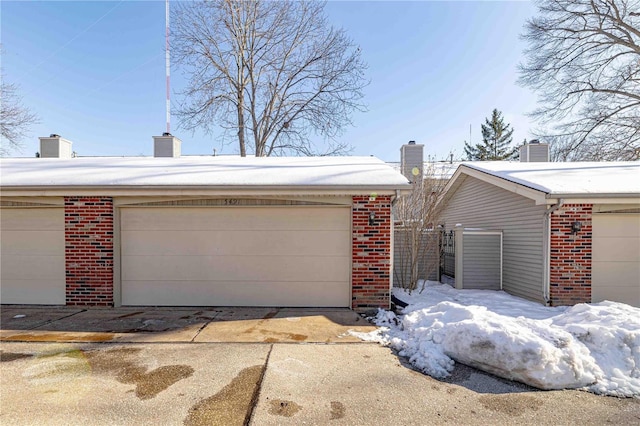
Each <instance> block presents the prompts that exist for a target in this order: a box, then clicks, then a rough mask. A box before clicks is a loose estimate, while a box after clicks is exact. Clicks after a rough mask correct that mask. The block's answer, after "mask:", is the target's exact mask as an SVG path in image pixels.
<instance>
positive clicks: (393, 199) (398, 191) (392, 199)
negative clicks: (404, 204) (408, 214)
mask: <svg viewBox="0 0 640 426" xmlns="http://www.w3.org/2000/svg"><path fill="white" fill-rule="evenodd" d="M399 198H400V190H399V189H396V195H392V196H391V207H393V206H395V205H396V203H397V202H398V199H399Z"/></svg>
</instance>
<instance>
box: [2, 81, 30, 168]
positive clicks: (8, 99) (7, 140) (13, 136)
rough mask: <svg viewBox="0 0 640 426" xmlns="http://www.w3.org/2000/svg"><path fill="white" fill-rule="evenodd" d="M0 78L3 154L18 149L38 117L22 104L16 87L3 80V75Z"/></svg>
mask: <svg viewBox="0 0 640 426" xmlns="http://www.w3.org/2000/svg"><path fill="white" fill-rule="evenodd" d="M0 79H1V80H2V81H1V82H0V129H1V130H0V131H1V132H2V133H1V134H0V136H1V140H0V142H1V143H0V155H2V156H4V155H7V154H9V153H11V152H12V151H15V150H18V149H20V147H21V146H22V144H21V142H22V139H23V138H24V137H25V136H27V134H28V133H29V128H30V127H31V126H32V125H33V124H36V123H37V122H38V117H37V116H36V115H35V114H34V113H33V112H31V110H29V109H28V108H27V107H25V106H24V105H23V104H22V98H21V97H20V95H19V94H18V87H17V86H16V85H15V84H13V83H7V82H5V81H4V75H2V76H0Z"/></svg>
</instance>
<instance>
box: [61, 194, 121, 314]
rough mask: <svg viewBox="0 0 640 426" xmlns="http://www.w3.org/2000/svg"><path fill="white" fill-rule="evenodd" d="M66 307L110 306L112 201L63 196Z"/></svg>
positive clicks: (111, 303) (111, 281)
mask: <svg viewBox="0 0 640 426" xmlns="http://www.w3.org/2000/svg"><path fill="white" fill-rule="evenodd" d="M64 234H65V236H64V239H65V270H66V277H67V288H66V297H67V305H76V306H113V200H112V199H111V198H109V197H65V199H64Z"/></svg>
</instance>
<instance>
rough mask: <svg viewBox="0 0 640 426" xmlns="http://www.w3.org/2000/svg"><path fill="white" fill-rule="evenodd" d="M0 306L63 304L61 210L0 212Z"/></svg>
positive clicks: (62, 229)
mask: <svg viewBox="0 0 640 426" xmlns="http://www.w3.org/2000/svg"><path fill="white" fill-rule="evenodd" d="M0 241H1V243H0V303H6V304H38V305H64V304H65V269H64V209H62V208H60V207H57V208H48V207H47V208H3V209H0Z"/></svg>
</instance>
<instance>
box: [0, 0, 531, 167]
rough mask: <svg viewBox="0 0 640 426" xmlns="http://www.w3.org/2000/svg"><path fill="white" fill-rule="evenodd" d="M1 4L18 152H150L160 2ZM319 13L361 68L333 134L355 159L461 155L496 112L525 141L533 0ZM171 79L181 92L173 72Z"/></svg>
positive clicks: (205, 149)
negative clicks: (20, 112)
mask: <svg viewBox="0 0 640 426" xmlns="http://www.w3.org/2000/svg"><path fill="white" fill-rule="evenodd" d="M0 8H1V9H0V13H1V18H0V19H1V39H2V48H3V54H2V68H3V72H4V76H5V79H6V81H7V82H10V83H16V84H18V85H19V86H20V93H21V95H22V97H23V101H24V104H25V105H27V106H28V107H30V108H31V109H32V110H33V111H34V112H36V113H37V114H38V115H39V116H40V119H41V122H40V123H39V124H37V125H35V126H33V127H32V131H31V136H30V137H28V138H27V139H25V140H24V149H23V151H22V152H21V153H15V154H14V155H16V156H33V155H34V154H35V152H36V151H37V150H38V139H37V137H38V136H47V135H49V134H50V133H58V134H60V135H62V136H63V137H65V138H67V139H69V140H71V141H73V143H74V150H75V151H77V152H78V153H79V154H80V155H118V156H119V155H151V154H152V138H151V137H152V136H153V135H159V134H161V133H162V132H163V131H164V130H165V76H164V72H165V69H164V26H165V18H164V13H165V12H164V11H165V9H164V1H112V2H100V1H92V2H86V1H85V2H82V1H66V2H52V1H41V2H33V1H23V2H12V1H4V0H3V1H2V4H1V6H0ZM326 11H327V14H328V17H329V20H330V22H331V23H332V24H334V25H336V26H339V27H343V28H345V29H346V30H347V32H348V34H349V35H350V37H351V38H353V40H354V42H356V43H357V44H359V45H360V46H361V48H362V53H363V58H364V60H365V61H366V62H367V63H368V65H369V68H368V70H367V78H368V79H369V80H370V81H371V83H370V85H369V86H368V87H367V88H366V90H365V98H364V101H365V103H366V104H367V108H368V111H367V112H364V113H359V112H356V113H354V116H353V122H354V126H353V127H350V128H348V129H347V130H346V132H345V133H344V134H343V135H342V136H341V137H340V140H341V141H345V142H347V143H349V144H351V145H352V146H353V151H352V154H353V155H375V156H376V157H379V158H381V159H383V160H386V161H397V160H398V159H399V149H400V145H402V144H403V143H406V142H407V141H409V140H415V141H417V142H418V143H423V144H425V156H430V157H431V158H435V159H443V158H444V157H445V156H447V154H448V153H450V152H453V153H454V155H455V156H456V157H459V156H462V155H463V146H464V141H465V140H469V125H471V126H472V129H471V130H472V134H471V138H472V139H471V140H472V142H473V143H478V142H480V123H482V122H484V119H485V118H486V117H488V116H489V115H490V114H491V111H492V110H493V108H498V109H499V110H501V111H502V112H503V114H504V116H505V118H506V121H507V122H509V123H511V125H512V126H513V127H514V129H515V132H514V142H518V143H519V142H521V141H522V140H523V139H524V138H528V139H529V138H530V137H531V134H530V129H532V128H533V127H535V126H534V124H533V123H532V122H531V121H530V119H529V118H528V117H527V116H526V113H527V112H530V111H531V110H532V109H533V108H534V107H535V96H534V94H533V93H532V92H530V91H529V90H528V89H525V88H522V87H519V86H518V85H517V84H516V79H517V64H518V63H519V62H520V61H522V60H523V57H522V50H523V48H524V47H525V46H524V44H523V43H522V42H521V41H520V40H519V34H521V33H522V32H523V25H524V23H525V21H526V19H528V18H530V17H532V16H533V15H534V14H535V8H534V6H533V5H532V3H531V2H526V1H518V2H516V1H509V2H508V1H495V2H453V1H448V2H418V1H416V2H398V1H380V2H373V1H361V2H343V1H331V2H329V3H328V5H327V8H326ZM171 79H172V86H173V92H176V91H179V90H180V87H182V86H183V85H184V79H183V78H182V76H181V74H180V69H179V68H177V67H172V76H171ZM172 97H173V98H174V101H175V100H177V98H178V95H176V94H175V93H172ZM177 124H178V120H177V118H176V117H175V116H173V117H172V133H173V134H174V135H176V136H178V137H180V138H181V139H182V141H183V144H182V152H183V154H187V155H196V154H211V153H212V152H213V149H214V148H215V149H216V150H217V152H218V153H219V154H236V153H237V148H236V146H235V145H232V144H227V145H223V144H222V142H221V140H220V138H219V137H218V136H217V135H215V134H214V135H205V134H201V133H195V134H191V132H187V131H185V130H180V129H179V128H177Z"/></svg>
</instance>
